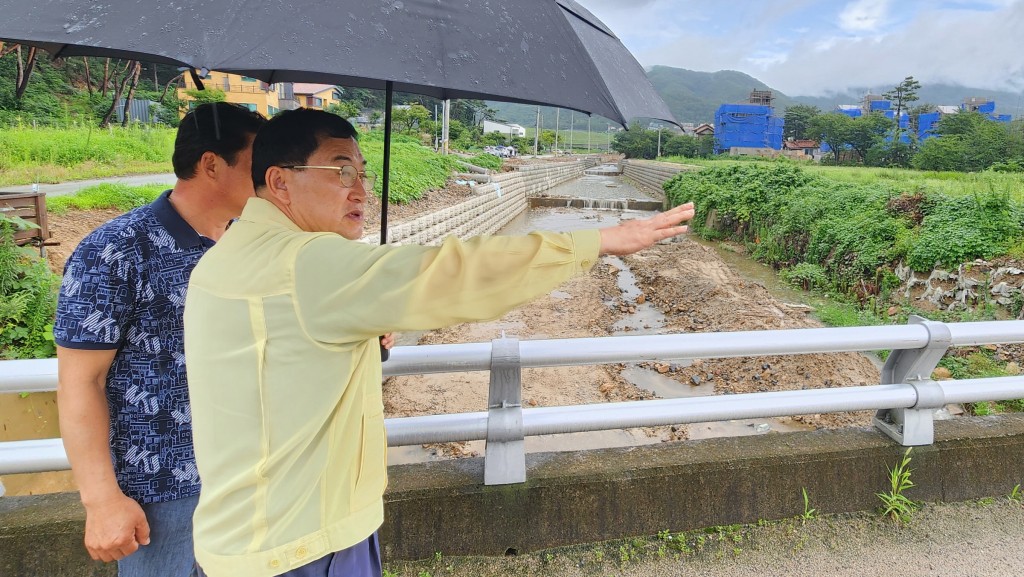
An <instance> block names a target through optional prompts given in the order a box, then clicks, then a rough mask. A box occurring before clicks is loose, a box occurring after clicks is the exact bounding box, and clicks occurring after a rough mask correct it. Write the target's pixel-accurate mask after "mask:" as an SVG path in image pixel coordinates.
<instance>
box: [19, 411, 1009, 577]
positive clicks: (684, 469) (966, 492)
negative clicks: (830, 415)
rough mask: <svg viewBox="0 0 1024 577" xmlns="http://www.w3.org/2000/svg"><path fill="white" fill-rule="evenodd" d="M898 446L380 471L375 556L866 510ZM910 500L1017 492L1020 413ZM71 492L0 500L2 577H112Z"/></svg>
mask: <svg viewBox="0 0 1024 577" xmlns="http://www.w3.org/2000/svg"><path fill="white" fill-rule="evenodd" d="M904 450H905V449H904V448H903V447H901V446H899V445H897V444H895V443H894V442H892V441H891V440H890V439H889V438H888V437H886V436H885V435H884V434H883V433H881V432H879V431H877V430H873V429H839V430H821V431H813V432H800V433H776V434H768V435H759V436H752V437H732V438H721V439H707V440H698V441H683V442H676V443H665V444H662V445H656V446H643V447H631V448H618V449H600V450H593V451H578V452H567V453H542V454H534V455H529V456H528V462H527V466H528V469H529V475H528V477H527V478H528V480H527V482H525V483H519V484H513V485H497V486H484V485H483V459H479V458H474V459H459V460H454V461H440V462H432V463H423V464H413V465H398V466H393V467H391V468H390V469H389V474H390V477H391V480H390V485H389V488H388V491H387V494H386V495H385V502H386V515H385V517H386V518H385V522H384V526H383V527H382V528H381V541H382V543H383V544H384V556H385V559H386V560H387V559H393V560H398V559H422V558H427V557H430V556H433V555H434V554H435V552H440V553H441V554H442V555H444V556H451V555H505V554H515V553H526V552H530V551H536V550H542V549H546V548H550V547H556V546H562V545H569V544H575V543H590V542H598V541H603V540H608V539H616V538H625V537H631V536H638V535H654V534H656V533H657V532H658V531H661V530H664V529H670V530H672V531H681V530H688V529H695V528H703V527H711V526H718V525H728V524H733V523H754V522H757V521H758V520H759V519H769V520H770V519H781V518H786V517H793V516H796V515H798V514H800V513H801V512H802V511H803V500H802V489H806V490H807V493H808V495H809V496H810V504H811V506H812V507H815V508H816V509H817V510H818V511H819V512H821V513H822V514H829V513H843V512H850V511H865V510H872V509H875V508H877V507H878V506H879V504H880V501H879V500H878V498H877V497H876V495H875V494H876V493H878V492H882V491H886V490H888V475H887V470H886V468H887V467H892V466H894V465H895V464H896V463H898V461H899V460H900V458H901V457H902V454H903V451H904ZM911 456H912V458H913V460H912V463H911V469H912V470H913V473H912V479H913V481H914V483H915V486H914V487H913V488H912V489H911V490H910V491H909V492H908V496H909V497H910V498H912V499H915V500H924V501H950V502H952V501H965V500H970V499H976V498H980V497H990V496H998V495H1006V494H1008V493H1009V492H1010V491H1011V490H1012V488H1013V487H1014V485H1016V484H1018V483H1021V482H1022V481H1024V465H1021V463H1024V415H1019V414H1014V415H1000V416H989V417H970V418H958V419H953V420H948V421H938V422H936V423H935V443H934V444H933V445H930V446H925V447H916V448H915V449H914V450H913V453H912V455H911ZM83 525H84V513H83V511H82V509H81V506H80V505H79V504H78V495H77V494H75V493H62V494H55V495H40V496H31V497H7V498H3V499H0V575H4V576H7V575H11V576H19V577H21V576H36V575H39V576H43V575H45V576H48V577H64V576H68V577H70V576H74V577H78V576H90V577H91V576H108V575H109V576H113V575H115V574H116V569H115V568H114V566H113V565H109V564H108V565H103V564H99V563H95V562H92V561H90V560H89V558H88V555H87V554H86V553H85V549H84V548H83V546H82V529H83Z"/></svg>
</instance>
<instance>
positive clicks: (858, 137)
mask: <svg viewBox="0 0 1024 577" xmlns="http://www.w3.org/2000/svg"><path fill="white" fill-rule="evenodd" d="M844 116H845V115H844ZM892 127H893V121H892V119H889V118H886V116H885V115H884V114H882V113H881V112H872V113H871V114H867V115H865V116H861V117H860V118H853V119H851V122H850V125H849V128H848V129H847V131H846V144H849V145H850V148H852V149H853V150H854V152H856V153H857V156H860V159H861V161H864V162H866V161H867V158H868V150H870V149H871V147H873V146H875V145H878V144H881V143H883V142H885V137H886V135H887V134H889V133H890V131H891V130H892ZM898 135H899V133H898V132H897V137H895V138H893V140H896V141H898V140H899V138H898Z"/></svg>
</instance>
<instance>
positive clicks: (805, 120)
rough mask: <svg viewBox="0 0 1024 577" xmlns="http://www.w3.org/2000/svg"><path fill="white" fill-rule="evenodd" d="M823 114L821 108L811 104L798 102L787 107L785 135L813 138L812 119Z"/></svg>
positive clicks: (795, 137) (802, 138)
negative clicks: (810, 133)
mask: <svg viewBox="0 0 1024 577" xmlns="http://www.w3.org/2000/svg"><path fill="white" fill-rule="evenodd" d="M820 115H821V109H820V108H818V107H817V106H811V105H809V104H797V105H795V106H790V107H789V108H787V109H786V115H785V128H784V129H783V133H782V135H783V137H785V138H794V139H798V140H804V139H808V138H811V136H810V135H809V128H810V125H811V121H812V120H814V118H815V117H817V116H820Z"/></svg>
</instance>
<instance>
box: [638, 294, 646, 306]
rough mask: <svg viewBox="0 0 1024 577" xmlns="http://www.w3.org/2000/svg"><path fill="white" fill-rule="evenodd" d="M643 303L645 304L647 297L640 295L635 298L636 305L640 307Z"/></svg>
mask: <svg viewBox="0 0 1024 577" xmlns="http://www.w3.org/2000/svg"><path fill="white" fill-rule="evenodd" d="M645 302H647V297H646V296H644V295H643V294H641V295H640V296H638V297H636V304H638V305H642V304H644V303H645Z"/></svg>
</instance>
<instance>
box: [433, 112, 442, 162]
mask: <svg viewBox="0 0 1024 577" xmlns="http://www.w3.org/2000/svg"><path fill="white" fill-rule="evenodd" d="M437 128H438V126H437V104H436V103H435V104H434V152H437V150H438V148H439V147H440V144H441V143H439V142H438V141H437Z"/></svg>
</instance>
